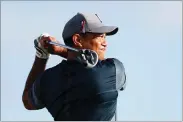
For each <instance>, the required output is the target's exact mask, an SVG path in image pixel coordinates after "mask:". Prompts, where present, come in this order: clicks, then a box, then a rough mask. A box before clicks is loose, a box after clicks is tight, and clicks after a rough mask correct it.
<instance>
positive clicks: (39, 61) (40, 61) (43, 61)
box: [34, 56, 48, 64]
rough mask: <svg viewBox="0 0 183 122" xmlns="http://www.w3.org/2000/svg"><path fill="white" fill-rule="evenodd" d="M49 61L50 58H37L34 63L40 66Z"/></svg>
mask: <svg viewBox="0 0 183 122" xmlns="http://www.w3.org/2000/svg"><path fill="white" fill-rule="evenodd" d="M47 61H48V58H47V59H43V58H39V57H37V56H35V61H34V62H36V63H39V64H40V63H41V64H46V63H47Z"/></svg>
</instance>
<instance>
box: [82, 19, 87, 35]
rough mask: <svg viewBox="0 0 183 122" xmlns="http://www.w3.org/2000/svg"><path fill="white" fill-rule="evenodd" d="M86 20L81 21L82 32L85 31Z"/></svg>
mask: <svg viewBox="0 0 183 122" xmlns="http://www.w3.org/2000/svg"><path fill="white" fill-rule="evenodd" d="M85 23H86V22H85V21H84V20H83V21H82V22H81V32H82V33H85Z"/></svg>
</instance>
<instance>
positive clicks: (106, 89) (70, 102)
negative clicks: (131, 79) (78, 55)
mask: <svg viewBox="0 0 183 122" xmlns="http://www.w3.org/2000/svg"><path fill="white" fill-rule="evenodd" d="M125 86H126V75H125V69H124V66H123V64H122V62H120V61H119V60H117V59H115V58H111V59H106V60H103V61H99V62H98V63H97V65H96V66H95V67H94V68H91V69H87V68H85V67H84V66H83V65H82V64H80V63H79V62H77V61H74V60H73V61H66V60H63V61H62V62H61V63H60V64H58V65H56V66H54V67H52V68H49V69H47V70H46V71H45V72H44V73H43V74H41V75H40V77H39V78H38V79H37V80H36V81H35V83H34V84H33V86H32V89H30V91H29V98H30V99H31V101H32V104H33V105H34V106H35V107H36V108H39V109H41V108H44V107H46V108H47V109H48V111H49V112H50V114H51V115H52V116H53V118H54V120H57V121H110V120H111V119H112V117H113V116H114V114H115V111H116V105H117V97H118V91H120V90H124V88H125Z"/></svg>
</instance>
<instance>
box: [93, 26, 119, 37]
mask: <svg viewBox="0 0 183 122" xmlns="http://www.w3.org/2000/svg"><path fill="white" fill-rule="evenodd" d="M92 32H94V33H106V35H107V36H110V35H114V34H116V33H117V32H118V27H116V26H102V27H99V28H94V29H92Z"/></svg>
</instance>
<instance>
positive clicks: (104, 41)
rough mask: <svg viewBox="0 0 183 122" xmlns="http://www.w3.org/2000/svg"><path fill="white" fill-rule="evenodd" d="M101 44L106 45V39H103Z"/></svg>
mask: <svg viewBox="0 0 183 122" xmlns="http://www.w3.org/2000/svg"><path fill="white" fill-rule="evenodd" d="M102 46H104V47H107V41H106V40H105V39H103V41H102Z"/></svg>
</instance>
